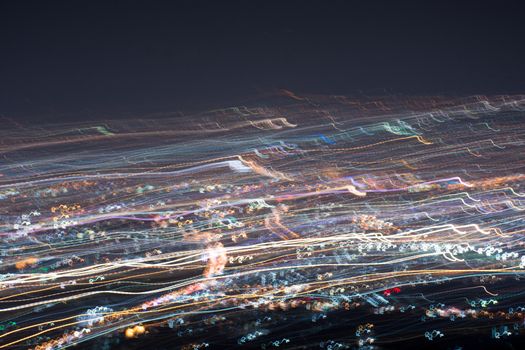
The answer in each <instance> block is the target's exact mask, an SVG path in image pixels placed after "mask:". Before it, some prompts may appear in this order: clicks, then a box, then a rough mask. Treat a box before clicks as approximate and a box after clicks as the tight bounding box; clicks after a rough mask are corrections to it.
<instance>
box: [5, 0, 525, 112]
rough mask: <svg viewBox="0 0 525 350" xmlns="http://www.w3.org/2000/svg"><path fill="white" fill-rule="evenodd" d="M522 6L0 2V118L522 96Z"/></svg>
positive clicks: (524, 67) (524, 62)
mask: <svg viewBox="0 0 525 350" xmlns="http://www.w3.org/2000/svg"><path fill="white" fill-rule="evenodd" d="M523 9H525V6H524V5H523V2H520V1H497V2H496V1H494V2H483V3H479V2H474V1H466V2H459V3H458V2H454V1H441V2H432V3H427V2H425V3H420V2H416V1H403V2H395V3H393V2H391V1H371V2H366V3H361V2H344V1H332V2H327V1H310V2H299V1H290V2H263V1H255V2H249V3H246V2H241V1H228V2H220V3H219V2H202V1H176V2H167V1H157V2H154V3H150V2H145V1H144V2H140V1H108V2H91V1H77V2H67V1H54V2H46V3H42V2H38V1H16V2H15V1H11V2H7V1H4V2H2V3H1V5H0V13H1V15H0V16H1V17H0V19H1V20H0V22H1V23H0V32H1V33H2V34H1V37H2V43H3V45H2V65H1V69H0V76H1V79H0V114H1V115H2V116H3V117H5V118H9V119H13V120H16V121H48V120H55V119H60V120H68V121H79V120H82V119H83V118H96V117H97V116H105V117H107V116H112V117H116V118H118V117H119V116H120V117H124V118H125V116H126V115H129V114H139V115H140V114H150V113H157V112H171V111H202V110H207V109H212V108H221V107H228V106H233V105H238V104H243V103H244V102H246V101H247V100H250V99H253V98H258V97H260V96H261V95H268V94H272V93H273V92H275V91H278V90H279V89H287V90H290V91H294V92H297V93H304V94H327V95H330V94H337V95H358V96H359V95H389V94H394V95H396V94H405V95H436V94H437V95H441V94H445V95H463V96H464V95H472V94H488V95H492V94H512V93H523V92H524V91H525V89H524V88H523V81H524V78H525V55H524V53H525V48H524V45H522V44H521V41H522V38H523V37H524V35H525V25H524V21H523V18H522V17H523V16H522V14H523Z"/></svg>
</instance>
